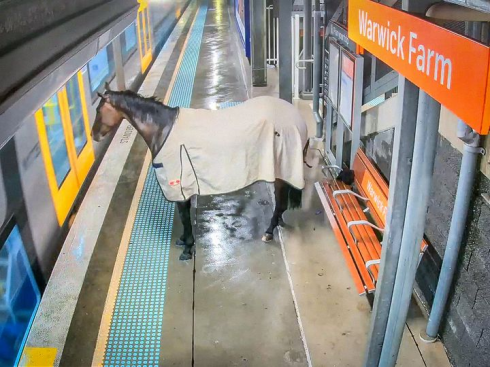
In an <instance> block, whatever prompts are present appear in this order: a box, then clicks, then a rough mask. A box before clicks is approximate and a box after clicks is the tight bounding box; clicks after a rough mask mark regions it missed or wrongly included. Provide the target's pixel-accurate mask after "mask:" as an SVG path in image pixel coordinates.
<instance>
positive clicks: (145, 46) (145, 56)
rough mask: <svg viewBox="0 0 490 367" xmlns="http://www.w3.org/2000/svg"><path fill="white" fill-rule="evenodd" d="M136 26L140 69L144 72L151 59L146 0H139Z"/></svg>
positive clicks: (148, 15) (150, 38)
mask: <svg viewBox="0 0 490 367" xmlns="http://www.w3.org/2000/svg"><path fill="white" fill-rule="evenodd" d="M139 3H140V7H139V9H138V17H137V27H138V45H139V50H140V59H141V71H142V72H143V73H144V72H145V71H146V69H147V68H148V66H149V65H150V63H151V60H152V36H151V23H150V13H149V8H148V0H139Z"/></svg>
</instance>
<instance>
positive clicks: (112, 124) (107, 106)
mask: <svg viewBox="0 0 490 367" xmlns="http://www.w3.org/2000/svg"><path fill="white" fill-rule="evenodd" d="M105 89H106V91H105V92H104V94H101V93H99V92H97V95H98V96H99V97H100V102H99V105H98V106H97V109H96V111H97V113H96V115H95V121H94V125H93V126H92V138H93V139H94V140H95V141H97V142H99V141H101V140H102V139H103V138H104V137H105V136H107V134H109V133H110V132H111V131H113V130H114V129H116V128H117V127H118V126H119V125H120V124H121V122H122V120H123V119H124V115H123V113H122V112H121V111H119V110H118V109H117V108H116V107H114V105H113V104H112V103H111V92H112V91H111V89H110V87H109V84H108V83H105Z"/></svg>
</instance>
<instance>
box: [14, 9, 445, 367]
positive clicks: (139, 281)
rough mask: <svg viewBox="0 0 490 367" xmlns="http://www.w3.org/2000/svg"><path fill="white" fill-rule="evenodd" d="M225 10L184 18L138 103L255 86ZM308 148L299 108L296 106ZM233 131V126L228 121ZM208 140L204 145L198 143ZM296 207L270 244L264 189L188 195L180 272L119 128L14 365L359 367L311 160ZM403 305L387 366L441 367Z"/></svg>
mask: <svg viewBox="0 0 490 367" xmlns="http://www.w3.org/2000/svg"><path fill="white" fill-rule="evenodd" d="M232 11H233V10H232V9H230V8H229V5H228V2H227V1H225V0H209V1H206V0H202V1H200V2H199V1H196V2H193V3H192V4H191V5H189V7H188V8H187V10H186V12H185V14H184V15H183V16H182V18H181V19H180V21H179V22H178V24H177V25H176V27H175V29H174V30H173V33H172V35H171V36H170V38H169V40H168V41H167V43H166V44H165V46H164V47H163V49H162V51H161V52H160V54H159V56H158V58H157V59H156V61H155V63H154V64H153V66H152V69H151V70H150V72H149V74H148V76H147V77H146V80H145V81H144V83H143V85H142V87H141V89H140V91H139V92H140V93H141V94H143V95H155V96H156V97H158V98H159V99H161V100H162V101H164V102H165V103H167V104H169V105H171V106H172V105H173V106H182V107H193V108H208V109H221V108H227V107H229V106H232V105H235V104H238V103H240V102H243V101H245V100H247V99H248V98H251V97H252V96H258V95H276V94H277V86H278V83H277V82H276V81H277V75H276V70H275V69H270V70H269V78H268V81H269V86H268V87H266V88H252V87H250V85H249V83H248V82H247V80H248V78H247V76H246V75H248V73H249V70H248V69H247V68H249V66H248V62H247V61H246V59H245V56H244V55H243V51H242V46H241V44H240V42H241V41H240V39H239V36H238V34H237V30H236V26H235V23H234V22H232V17H231V12H232ZM295 104H296V105H297V107H298V109H299V110H300V112H301V113H302V115H303V116H304V118H305V120H306V121H307V122H308V125H309V129H310V131H309V135H310V136H314V129H315V124H314V120H313V115H312V113H311V108H310V102H309V101H302V100H298V101H295ZM230 123H232V121H230ZM203 138H205V137H203ZM308 162H309V163H310V164H312V165H313V168H311V169H308V170H307V177H306V178H307V186H306V189H305V190H304V194H303V195H304V196H303V203H304V204H303V207H302V209H300V210H296V211H287V212H286V214H285V217H284V220H285V222H286V225H285V227H284V228H282V227H281V228H279V229H278V231H277V233H275V240H274V241H273V242H271V243H264V242H262V240H261V237H262V234H263V232H264V231H265V229H266V228H267V226H268V223H269V220H270V217H271V215H272V212H273V204H274V195H273V191H272V190H273V188H272V187H271V186H270V185H269V184H266V183H256V184H254V185H253V186H251V187H249V188H247V189H244V190H242V191H240V192H236V193H233V194H228V195H222V196H212V197H199V198H197V199H196V200H194V201H193V205H192V214H193V221H194V235H195V237H196V248H195V255H194V257H193V259H192V260H189V261H179V255H180V253H181V252H182V248H181V247H177V246H176V245H175V243H176V240H177V239H178V237H179V236H180V235H181V231H182V227H181V224H180V221H179V220H178V214H177V213H176V210H177V208H176V206H175V205H174V204H173V203H170V202H167V201H166V200H165V199H164V197H163V195H162V194H161V191H160V187H159V186H158V183H157V180H156V177H155V174H154V172H153V168H152V165H151V158H150V155H149V152H148V149H147V147H146V145H145V142H144V141H143V139H142V138H141V137H140V136H138V135H137V133H136V131H135V130H134V129H133V128H132V127H131V126H130V125H128V124H127V123H126V122H124V123H123V125H122V126H121V127H120V128H119V130H118V131H117V133H116V135H115V137H114V139H113V141H112V143H111V145H110V147H109V149H108V151H107V153H106V155H105V157H104V159H103V161H102V163H101V165H100V167H99V169H98V171H97V173H96V176H95V178H94V180H93V182H92V184H91V186H90V188H89V189H88V192H87V194H86V196H85V199H84V202H83V203H82V205H81V207H80V209H79V211H78V213H77V216H76V218H75V221H74V223H73V225H72V227H71V229H70V233H69V235H68V237H67V239H66V241H65V244H64V247H63V250H62V253H61V254H60V257H59V258H58V261H57V264H56V266H55V268H54V271H53V274H52V277H51V279H50V282H49V283H48V286H47V288H46V291H45V294H44V296H43V299H42V301H41V305H40V307H39V310H38V313H37V316H36V319H35V320H34V324H33V326H32V329H31V332H30V335H29V338H28V340H27V343H26V348H25V350H24V355H23V359H22V361H21V364H22V363H23V365H26V366H29V365H31V366H34V365H43V366H112V367H116V366H118V367H121V366H203V367H205V366H213V367H214V366H216V367H219V366H267V367H273V366H342V367H344V366H360V365H362V360H363V356H364V348H365V346H366V342H367V333H368V328H369V322H370V314H371V306H370V303H369V301H368V299H367V298H366V297H360V296H359V295H358V293H357V292H356V290H355V287H354V285H353V281H352V279H351V277H350V275H349V270H348V269H347V267H346V265H345V261H344V258H343V256H342V253H341V250H340V249H339V247H338V245H337V243H336V239H335V236H334V233H333V231H332V229H331V227H330V224H329V222H328V219H327V217H326V214H325V213H324V209H323V206H322V204H321V202H320V199H319V198H318V195H317V193H316V191H315V188H314V184H315V182H317V181H319V180H321V179H322V173H321V169H320V166H321V165H322V164H323V159H322V156H321V154H320V151H319V150H318V149H315V148H314V147H312V148H310V151H309V152H308ZM425 322H426V321H425V319H424V316H423V314H422V312H421V311H420V309H419V308H418V306H417V305H416V304H415V303H414V305H413V307H412V309H411V311H410V315H409V319H408V322H407V325H406V327H405V335H404V339H403V344H402V349H401V351H400V358H399V362H398V365H399V366H407V367H408V366H410V367H419V366H420V367H422V366H441V367H444V366H449V365H450V364H449V361H448V358H447V356H446V353H445V351H444V349H443V346H442V344H440V343H437V344H430V345H428V344H427V345H426V344H420V342H419V341H418V333H419V331H420V330H421V329H422V328H423V327H424V325H425Z"/></svg>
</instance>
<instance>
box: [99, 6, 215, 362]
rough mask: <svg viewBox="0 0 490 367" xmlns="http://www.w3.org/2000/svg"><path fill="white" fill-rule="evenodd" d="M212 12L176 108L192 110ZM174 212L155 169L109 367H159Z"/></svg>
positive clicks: (192, 45)
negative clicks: (196, 75)
mask: <svg viewBox="0 0 490 367" xmlns="http://www.w3.org/2000/svg"><path fill="white" fill-rule="evenodd" d="M207 9H208V6H207V2H206V3H205V4H203V5H201V7H200V8H199V11H198V14H197V17H196V21H195V23H194V27H193V28H192V31H191V34H190V36H189V37H190V38H189V42H188V45H187V47H186V50H185V54H184V57H183V60H182V64H181V66H180V68H179V71H178V73H177V78H176V81H175V84H174V87H173V89H172V93H171V96H170V101H169V104H170V105H172V106H181V107H189V106H190V103H191V97H192V89H193V85H194V78H195V74H196V68H197V62H198V59H199V51H200V48H201V40H202V34H203V30H204V23H205V21H206V14H207ZM174 211H175V206H174V204H173V203H170V202H168V201H166V200H165V198H164V197H163V195H162V191H161V188H160V186H159V184H158V181H157V179H156V176H155V174H154V169H153V168H152V167H150V168H149V170H148V174H147V176H146V180H145V185H144V187H143V192H142V195H141V198H140V202H139V204H138V210H137V212H136V218H135V222H134V226H133V229H132V232H131V238H130V242H129V247H128V252H127V255H126V259H125V262H124V267H123V271H122V276H121V283H120V285H119V289H118V293H117V296H116V303H115V307H114V313H113V316H112V320H111V326H110V330H109V337H108V340H107V345H106V350H105V354H104V366H109V367H123V366H124V367H125V366H138V367H150V366H151V367H157V366H158V361H159V358H160V345H161V343H160V339H161V333H162V326H163V312H164V305H165V289H166V284H167V269H168V255H169V251H170V240H171V236H172V226H173V219H174Z"/></svg>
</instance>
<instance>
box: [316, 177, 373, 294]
mask: <svg viewBox="0 0 490 367" xmlns="http://www.w3.org/2000/svg"><path fill="white" fill-rule="evenodd" d="M323 187H324V189H325V192H326V193H327V198H328V199H329V201H330V203H331V205H332V208H333V211H334V213H335V216H336V218H337V219H338V220H337V223H338V224H339V226H340V229H341V231H342V233H343V234H344V237H345V239H346V242H347V244H348V246H349V250H350V254H351V256H352V258H353V260H354V262H355V263H356V265H357V269H358V271H359V273H360V274H361V278H362V281H363V283H364V284H365V286H366V288H367V290H368V292H373V291H374V289H375V286H374V283H373V281H372V280H371V276H370V275H369V272H368V271H367V269H366V267H365V265H364V264H365V260H364V258H363V256H362V254H361V249H362V246H358V245H356V244H355V243H354V240H353V238H352V237H351V236H350V233H349V230H348V229H347V224H346V223H345V220H344V219H343V216H342V213H341V211H340V208H339V207H338V205H337V203H336V202H335V200H333V194H332V191H331V190H332V189H331V188H330V187H329V186H328V184H324V185H323ZM363 250H364V249H363Z"/></svg>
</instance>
